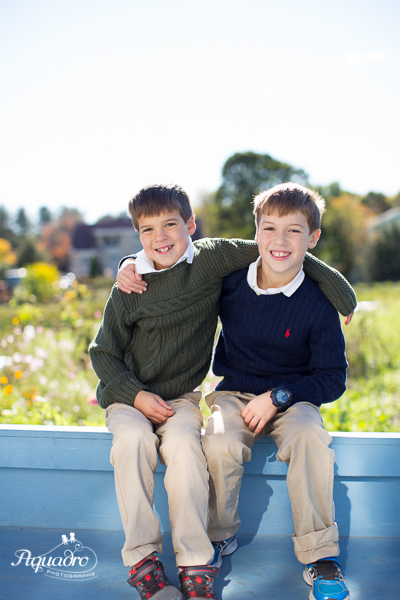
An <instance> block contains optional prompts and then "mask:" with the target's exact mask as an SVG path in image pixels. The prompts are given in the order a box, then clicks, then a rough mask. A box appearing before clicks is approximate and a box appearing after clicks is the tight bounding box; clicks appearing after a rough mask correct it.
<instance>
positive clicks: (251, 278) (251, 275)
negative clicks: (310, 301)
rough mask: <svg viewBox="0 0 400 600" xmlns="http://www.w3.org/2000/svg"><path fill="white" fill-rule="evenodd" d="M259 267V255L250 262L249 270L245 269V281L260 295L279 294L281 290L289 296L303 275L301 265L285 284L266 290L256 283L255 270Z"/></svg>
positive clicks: (302, 278) (299, 283)
mask: <svg viewBox="0 0 400 600" xmlns="http://www.w3.org/2000/svg"><path fill="white" fill-rule="evenodd" d="M259 267H261V256H259V257H258V258H257V260H256V261H255V262H253V263H251V265H250V266H249V270H248V271H247V283H248V284H249V286H250V287H251V289H252V290H254V291H255V293H256V294H257V296H260V295H261V294H264V295H272V294H280V293H281V292H282V294H285V296H287V297H288V298H289V297H290V296H292V295H293V294H294V293H295V291H296V290H297V289H298V288H299V287H300V286H301V284H302V283H303V281H304V277H305V275H304V271H303V267H301V269H300V271H299V272H298V273H297V275H296V277H294V279H292V281H289V283H287V284H286V285H283V286H282V287H279V288H267V289H266V290H262V289H261V288H259V287H258V285H257V271H258V268H259Z"/></svg>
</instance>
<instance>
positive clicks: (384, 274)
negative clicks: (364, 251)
mask: <svg viewBox="0 0 400 600" xmlns="http://www.w3.org/2000/svg"><path fill="white" fill-rule="evenodd" d="M399 256H400V225H399V224H398V223H392V224H391V225H387V226H386V227H385V228H384V229H382V230H381V231H378V232H376V233H375V235H374V239H373V242H372V243H371V245H370V249H369V256H368V259H369V274H370V277H371V280H372V281H387V280H391V281H398V280H400V261H399Z"/></svg>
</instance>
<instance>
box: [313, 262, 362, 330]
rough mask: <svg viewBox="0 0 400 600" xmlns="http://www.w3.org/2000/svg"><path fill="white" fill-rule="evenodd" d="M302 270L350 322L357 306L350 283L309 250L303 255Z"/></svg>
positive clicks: (347, 321)
mask: <svg viewBox="0 0 400 600" xmlns="http://www.w3.org/2000/svg"><path fill="white" fill-rule="evenodd" d="M303 267H304V272H305V273H306V275H308V276H309V277H311V279H313V280H314V281H316V282H317V283H318V285H319V287H320V288H321V290H322V291H323V293H324V294H325V296H326V297H327V298H328V300H329V301H330V302H331V303H332V304H333V306H334V307H335V308H336V310H337V311H339V312H340V314H341V315H343V316H344V317H349V318H348V319H347V320H346V325H347V324H348V323H350V321H351V316H352V313H353V312H354V310H355V308H356V306H357V296H356V293H355V291H354V290H353V288H352V287H351V285H350V283H349V282H348V281H347V279H346V278H345V277H343V275H342V274H341V273H339V271H337V270H336V269H333V268H332V267H330V266H329V265H327V264H326V263H324V262H323V261H322V260H319V259H318V258H316V257H315V256H313V255H312V254H310V253H309V252H307V253H306V255H305V257H304V264H303Z"/></svg>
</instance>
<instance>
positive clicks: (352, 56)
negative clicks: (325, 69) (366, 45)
mask: <svg viewBox="0 0 400 600" xmlns="http://www.w3.org/2000/svg"><path fill="white" fill-rule="evenodd" d="M345 58H346V62H347V63H349V64H350V65H352V66H355V67H357V66H359V65H377V64H379V63H383V62H385V60H386V54H385V53H384V52H381V51H379V50H377V51H375V52H348V53H347V54H346V57H345Z"/></svg>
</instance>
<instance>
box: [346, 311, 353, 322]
mask: <svg viewBox="0 0 400 600" xmlns="http://www.w3.org/2000/svg"><path fill="white" fill-rule="evenodd" d="M353 315H354V310H353V312H351V313H350V314H349V315H347V317H346V318H345V320H344V324H345V325H348V324H349V323H350V321H351V320H352V318H353Z"/></svg>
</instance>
